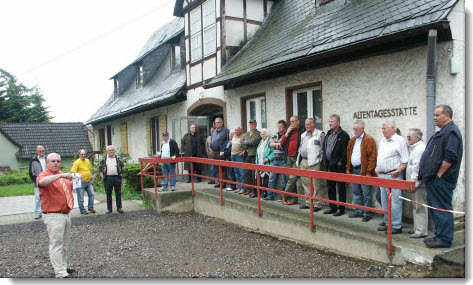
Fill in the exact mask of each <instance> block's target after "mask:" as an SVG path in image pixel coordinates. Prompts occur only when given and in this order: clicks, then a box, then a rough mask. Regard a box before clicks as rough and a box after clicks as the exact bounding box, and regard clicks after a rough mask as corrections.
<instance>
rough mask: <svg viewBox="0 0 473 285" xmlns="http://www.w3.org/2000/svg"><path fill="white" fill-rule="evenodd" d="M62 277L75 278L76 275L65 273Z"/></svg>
mask: <svg viewBox="0 0 473 285" xmlns="http://www.w3.org/2000/svg"><path fill="white" fill-rule="evenodd" d="M62 278H77V276H75V275H72V274H67V275H66V276H64V277H62Z"/></svg>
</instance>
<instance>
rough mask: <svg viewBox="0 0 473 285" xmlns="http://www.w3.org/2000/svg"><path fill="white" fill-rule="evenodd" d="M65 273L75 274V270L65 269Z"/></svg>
mask: <svg viewBox="0 0 473 285" xmlns="http://www.w3.org/2000/svg"><path fill="white" fill-rule="evenodd" d="M66 271H67V273H69V274H72V273H76V270H75V269H74V268H67V269H66Z"/></svg>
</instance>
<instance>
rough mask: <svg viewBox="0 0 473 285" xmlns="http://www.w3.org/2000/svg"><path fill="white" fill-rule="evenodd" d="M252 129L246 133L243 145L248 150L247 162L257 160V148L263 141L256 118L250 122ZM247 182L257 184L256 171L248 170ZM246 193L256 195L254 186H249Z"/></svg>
mask: <svg viewBox="0 0 473 285" xmlns="http://www.w3.org/2000/svg"><path fill="white" fill-rule="evenodd" d="M249 126H250V130H249V131H248V132H246V133H245V136H244V137H243V140H242V142H241V145H242V146H243V148H244V149H245V151H246V157H245V162H246V163H253V164H254V163H255V162H256V148H257V147H258V144H259V142H260V141H261V133H260V131H258V130H257V129H256V120H254V119H251V120H250V122H249ZM245 180H246V184H249V185H255V171H254V170H246V179H245ZM244 195H250V197H251V196H252V197H256V193H255V189H254V188H247V189H246V192H245V193H244Z"/></svg>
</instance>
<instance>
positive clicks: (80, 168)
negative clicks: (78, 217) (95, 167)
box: [71, 149, 95, 215]
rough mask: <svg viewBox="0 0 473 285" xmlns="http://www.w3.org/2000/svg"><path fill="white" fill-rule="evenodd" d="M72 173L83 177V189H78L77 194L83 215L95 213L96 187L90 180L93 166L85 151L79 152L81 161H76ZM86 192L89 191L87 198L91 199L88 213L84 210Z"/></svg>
mask: <svg viewBox="0 0 473 285" xmlns="http://www.w3.org/2000/svg"><path fill="white" fill-rule="evenodd" d="M71 172H77V173H79V174H80V175H81V177H82V183H81V187H79V188H77V189H76V192H77V203H78V204H79V210H80V213H81V214H82V215H87V214H88V213H89V212H90V213H92V214H93V213H95V210H94V187H93V186H92V182H91V181H90V178H91V177H92V164H91V163H90V160H89V159H88V158H87V156H86V152H85V150H83V149H81V150H80V151H79V159H77V160H76V161H74V164H73V165H72V168H71ZM84 191H87V197H88V199H89V202H88V205H87V209H88V210H89V212H87V211H86V210H85V208H84Z"/></svg>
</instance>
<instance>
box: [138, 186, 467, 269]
mask: <svg viewBox="0 0 473 285" xmlns="http://www.w3.org/2000/svg"><path fill="white" fill-rule="evenodd" d="M194 185H195V188H194V189H195V196H194V197H192V191H191V184H188V183H184V182H178V184H177V189H178V191H175V192H171V191H166V192H161V191H158V200H156V198H155V190H154V188H146V189H145V198H144V199H145V201H148V202H150V203H151V205H152V206H153V208H154V209H155V210H156V211H158V212H186V211H195V212H197V213H200V214H203V215H207V216H211V217H215V218H219V219H222V220H225V221H226V222H229V223H233V224H236V225H239V226H242V227H244V228H246V229H248V230H251V231H256V232H259V233H262V234H267V235H272V236H276V237H279V238H283V239H288V240H292V241H296V242H299V243H303V244H306V245H309V246H313V247H316V248H319V249H323V250H328V251H332V252H336V253H339V254H343V255H348V256H352V257H355V258H363V259H370V260H375V261H379V262H384V263H392V264H398V265H400V264H405V263H406V262H411V263H416V264H428V263H432V262H434V260H435V259H436V258H442V257H443V256H455V259H454V260H453V259H450V262H451V263H453V264H457V265H459V264H460V265H461V264H463V265H464V255H465V230H464V227H463V226H462V225H461V226H458V227H456V231H455V238H454V242H453V246H452V247H451V248H447V249H429V248H427V247H426V246H425V244H424V242H423V238H421V239H413V238H410V237H409V234H408V233H407V232H408V231H409V230H411V229H412V224H407V223H404V225H403V233H402V234H396V235H393V237H392V240H393V246H394V247H395V252H394V255H393V256H389V255H388V252H387V235H386V234H385V233H384V232H379V231H377V230H376V229H377V227H378V224H379V223H381V222H382V221H383V215H381V214H374V215H373V218H372V219H371V220H370V221H368V222H362V221H361V219H360V218H349V217H348V215H349V214H350V213H353V209H350V208H347V209H346V214H345V215H343V216H340V217H334V216H332V215H324V214H323V211H324V210H326V209H328V205H327V206H326V207H324V208H323V209H322V210H321V211H319V212H316V213H314V223H315V226H316V230H315V231H314V232H311V231H310V220H309V215H310V212H309V210H301V209H299V205H300V203H301V202H302V201H300V203H299V204H296V205H292V206H288V205H283V204H282V203H280V202H277V201H265V200H262V202H261V203H262V210H263V214H262V216H258V204H257V198H248V197H247V196H245V195H240V194H236V193H235V192H233V191H225V190H224V192H223V198H224V205H221V202H220V189H219V188H214V187H213V186H214V185H209V184H207V181H205V182H201V183H195V184H194ZM158 190H160V188H158ZM375 203H376V202H375ZM431 236H433V233H430V234H429V236H428V237H431Z"/></svg>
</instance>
